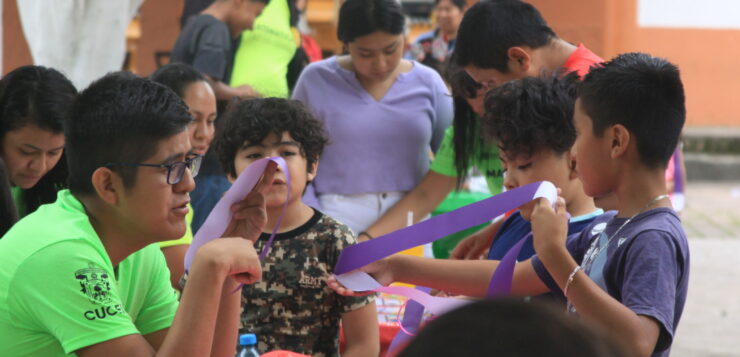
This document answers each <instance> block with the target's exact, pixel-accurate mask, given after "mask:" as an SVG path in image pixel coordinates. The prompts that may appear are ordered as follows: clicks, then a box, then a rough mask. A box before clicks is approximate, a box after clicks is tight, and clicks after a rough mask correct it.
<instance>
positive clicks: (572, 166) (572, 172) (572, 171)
mask: <svg viewBox="0 0 740 357" xmlns="http://www.w3.org/2000/svg"><path fill="white" fill-rule="evenodd" d="M564 155H565V160H566V162H567V163H568V171H569V174H568V178H570V179H571V180H576V179H578V172H576V160H575V158H574V157H573V153H572V152H571V151H570V150H568V151H566V152H565V154H564Z"/></svg>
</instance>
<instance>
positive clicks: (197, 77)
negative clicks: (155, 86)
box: [149, 63, 206, 98]
mask: <svg viewBox="0 0 740 357" xmlns="http://www.w3.org/2000/svg"><path fill="white" fill-rule="evenodd" d="M149 79H151V80H153V81H155V82H157V83H159V84H162V85H164V86H165V87H167V88H169V89H172V90H173V91H175V93H176V94H177V96H178V97H180V98H185V89H187V87H188V86H189V85H190V84H192V83H195V82H201V81H206V78H205V77H203V75H202V74H201V73H200V72H198V71H196V70H195V68H193V67H191V66H190V65H187V64H185V63H170V64H167V65H164V66H162V67H160V68H159V69H157V70H156V71H154V73H152V74H151V75H150V76H149Z"/></svg>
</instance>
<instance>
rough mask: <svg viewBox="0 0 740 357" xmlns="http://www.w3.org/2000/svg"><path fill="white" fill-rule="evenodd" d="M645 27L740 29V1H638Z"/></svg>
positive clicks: (642, 24)
mask: <svg viewBox="0 0 740 357" xmlns="http://www.w3.org/2000/svg"><path fill="white" fill-rule="evenodd" d="M637 17H638V24H639V25H640V26H642V27H689V28H712V29H740V0H638V16H637Z"/></svg>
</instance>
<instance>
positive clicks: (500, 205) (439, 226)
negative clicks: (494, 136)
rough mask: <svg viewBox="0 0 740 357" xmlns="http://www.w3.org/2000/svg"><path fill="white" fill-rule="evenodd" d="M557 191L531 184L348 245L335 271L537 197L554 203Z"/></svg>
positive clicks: (470, 224) (423, 241)
mask: <svg viewBox="0 0 740 357" xmlns="http://www.w3.org/2000/svg"><path fill="white" fill-rule="evenodd" d="M556 192H557V190H556V189H555V186H553V184H552V183H550V182H547V181H542V182H535V183H531V184H529V185H526V186H522V187H519V188H516V189H514V190H511V191H506V192H503V193H500V194H498V195H495V196H493V197H490V198H487V199H485V200H482V201H478V202H475V203H472V204H469V205H467V206H464V207H461V208H458V209H456V210H454V211H451V212H447V213H444V214H441V215H439V216H435V217H432V218H430V219H428V220H426V221H422V222H419V223H417V224H415V225H413V226H409V227H406V228H403V229H399V230H397V231H395V232H392V233H388V234H386V235H383V236H380V237H377V238H375V239H371V240H368V241H365V242H362V243H359V244H355V245H352V246H349V247H346V248H344V250H343V251H342V254H341V255H340V256H339V260H338V261H337V265H336V266H335V267H334V273H335V274H337V275H341V274H344V273H347V272H350V271H352V270H355V269H359V268H361V267H363V266H365V265H368V264H370V263H372V262H374V261H377V260H380V259H383V258H385V257H388V256H390V255H393V254H395V253H398V252H401V251H404V250H406V249H409V248H413V247H416V246H420V245H422V244H426V243H430V242H433V241H435V240H437V239H440V238H442V237H445V236H448V235H450V234H453V233H456V232H459V231H461V230H463V229H466V228H470V227H473V226H477V225H479V224H483V223H487V222H490V221H491V220H492V219H494V218H496V217H498V216H500V215H502V214H504V213H506V212H507V211H509V210H511V209H513V208H516V207H519V206H521V205H523V204H525V203H527V202H529V201H532V200H533V199H535V198H537V197H546V198H548V199H549V200H550V201H551V202H555V198H557V194H556Z"/></svg>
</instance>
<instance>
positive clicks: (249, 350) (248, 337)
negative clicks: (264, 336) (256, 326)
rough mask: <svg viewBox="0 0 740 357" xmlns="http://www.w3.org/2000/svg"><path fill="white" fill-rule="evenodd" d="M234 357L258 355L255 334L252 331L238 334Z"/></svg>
mask: <svg viewBox="0 0 740 357" xmlns="http://www.w3.org/2000/svg"><path fill="white" fill-rule="evenodd" d="M236 357H260V354H259V352H257V336H255V334H253V333H244V334H241V335H239V353H237V354H236Z"/></svg>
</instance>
